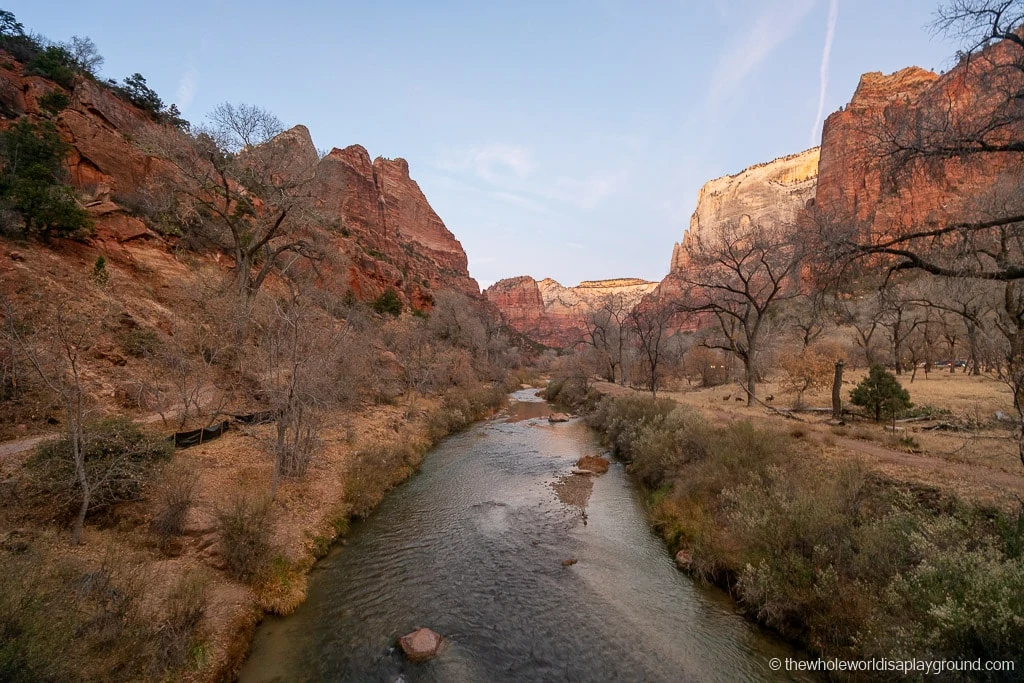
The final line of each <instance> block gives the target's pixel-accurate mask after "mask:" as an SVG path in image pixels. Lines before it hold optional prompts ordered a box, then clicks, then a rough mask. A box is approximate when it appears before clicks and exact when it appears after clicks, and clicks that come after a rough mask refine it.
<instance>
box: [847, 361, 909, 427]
mask: <svg viewBox="0 0 1024 683" xmlns="http://www.w3.org/2000/svg"><path fill="white" fill-rule="evenodd" d="M850 402H851V403H853V404H854V405H855V406H861V407H863V408H867V409H868V410H869V411H871V413H872V414H874V416H875V422H878V421H879V420H881V419H882V417H883V416H887V417H895V416H896V415H899V414H900V412H901V411H904V410H907V409H908V408H910V407H911V405H912V404H911V403H910V394H909V393H908V392H907V390H906V389H904V388H903V387H902V386H900V383H899V381H898V380H897V379H896V376H895V375H893V374H892V373H891V372H888V371H887V370H886V369H885V368H884V367H882V366H881V365H873V366H871V370H870V371H869V372H868V376H867V377H865V378H864V379H863V380H861V382H860V384H858V385H857V386H856V387H855V388H854V389H853V392H852V393H851V394H850Z"/></svg>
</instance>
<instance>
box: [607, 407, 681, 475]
mask: <svg viewBox="0 0 1024 683" xmlns="http://www.w3.org/2000/svg"><path fill="white" fill-rule="evenodd" d="M674 407H675V402H674V401H672V400H671V399H667V398H659V399H653V398H650V397H648V396H622V397H619V398H613V397H611V396H605V397H604V398H603V399H601V401H600V403H598V404H597V408H596V410H594V412H592V413H591V414H590V415H589V416H588V417H587V424H589V425H590V426H591V427H593V428H595V429H597V431H598V432H600V434H601V437H602V441H603V442H604V443H605V444H606V445H608V446H611V447H612V449H613V451H614V452H615V454H616V455H617V456H619V457H620V458H622V459H624V460H627V461H629V460H632V459H633V444H634V442H635V441H636V440H637V438H638V437H639V436H640V434H641V432H642V431H643V430H644V428H645V427H646V426H647V425H648V424H650V423H651V422H653V421H654V420H656V419H662V420H663V419H664V418H665V416H666V415H668V414H669V413H670V412H672V410H673V408H674Z"/></svg>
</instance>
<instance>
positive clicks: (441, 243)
mask: <svg viewBox="0 0 1024 683" xmlns="http://www.w3.org/2000/svg"><path fill="white" fill-rule="evenodd" d="M3 61H4V63H5V68H4V69H0V114H2V116H3V119H4V121H6V122H8V123H9V122H12V121H14V120H15V119H17V118H18V117H20V116H24V115H28V116H30V117H32V118H34V119H40V118H43V117H47V116H49V115H48V114H47V113H46V112H45V111H44V109H43V108H42V106H41V104H40V100H41V98H43V97H44V96H45V95H46V94H47V93H50V92H53V91H55V90H62V89H61V88H60V87H59V86H58V85H56V84H55V83H53V82H52V81H49V80H47V79H45V78H42V77H39V76H32V75H26V74H25V73H24V70H23V67H22V65H21V64H19V63H18V62H16V61H14V60H13V59H10V58H3ZM66 94H67V96H68V98H69V105H68V106H67V107H66V108H64V109H63V110H61V111H60V112H59V113H58V114H56V115H55V116H53V117H52V120H53V121H54V122H55V124H56V126H57V128H58V130H59V131H60V133H61V135H62V137H63V138H64V139H65V140H67V141H68V142H69V143H70V145H71V152H70V154H69V165H70V171H71V179H72V182H73V183H74V185H75V186H76V189H77V190H79V192H80V193H81V196H82V197H83V199H84V200H85V202H86V204H87V206H88V208H89V210H90V212H91V213H92V214H93V218H94V220H95V223H96V231H95V235H94V237H93V239H94V240H99V241H105V242H110V243H111V244H124V243H125V242H127V241H131V240H134V239H139V238H146V239H148V240H153V241H156V242H159V243H161V244H163V245H165V246H166V248H167V250H168V253H169V254H170V253H171V250H172V249H173V247H174V246H175V244H176V242H177V241H178V238H177V236H175V235H174V234H173V233H174V232H177V230H172V231H170V233H169V232H168V231H167V230H166V229H163V230H162V229H161V228H160V226H157V225H154V221H153V220H152V219H153V215H152V214H153V213H154V212H153V211H152V209H153V207H152V204H153V201H152V196H151V192H150V191H151V190H152V188H155V187H156V188H164V189H166V188H174V187H176V186H180V185H181V184H182V182H183V179H182V176H181V173H180V171H179V170H178V169H177V168H176V167H175V165H174V164H172V163H170V162H169V161H168V160H167V158H166V157H167V156H168V154H167V153H169V152H173V151H175V150H176V149H180V146H181V145H182V144H183V138H182V137H181V134H180V133H178V132H176V131H174V130H173V129H170V128H168V127H167V126H161V125H159V124H157V123H156V122H155V121H154V120H153V119H152V117H150V116H149V115H148V114H147V113H146V112H144V111H142V110H140V109H138V108H136V107H135V106H133V105H132V104H130V103H128V102H126V101H125V100H123V99H121V98H120V97H118V96H117V95H116V94H115V93H114V92H113V91H112V90H111V89H110V88H108V87H106V86H104V85H101V84H99V83H97V82H96V81H93V80H91V79H88V78H84V77H82V76H78V77H76V78H75V80H74V85H73V88H72V89H71V91H70V92H67V93H66ZM2 125H6V124H0V126H2ZM154 141H157V142H155V143H154ZM267 144H268V145H269V146H272V147H273V150H274V154H275V156H276V157H279V158H280V159H284V160H285V161H284V162H283V168H284V169H286V172H287V170H289V169H291V168H293V167H294V168H315V175H314V179H313V182H312V195H313V200H314V203H315V205H316V209H317V211H316V213H317V214H318V215H315V216H314V223H316V224H317V225H315V229H317V230H318V231H319V232H320V233H321V234H320V238H321V239H323V240H325V241H326V242H328V243H330V244H332V245H333V247H334V249H335V250H336V251H337V253H336V254H333V256H336V257H338V258H335V259H333V261H334V262H335V263H336V264H337V263H343V264H345V265H346V271H347V272H345V273H336V274H335V275H337V276H338V277H336V278H335V279H334V280H332V283H333V285H332V286H336V287H341V288H350V289H351V291H352V292H353V293H354V295H355V296H356V297H357V298H359V299H363V300H367V299H372V298H375V297H376V296H379V295H380V294H381V293H382V292H383V291H384V290H385V289H387V288H393V289H395V290H396V291H397V292H398V294H399V296H400V297H402V298H403V299H405V300H406V301H407V302H411V303H412V304H413V305H414V306H416V307H418V308H429V306H430V305H431V301H432V294H431V292H432V291H434V290H437V289H444V288H450V289H455V290H458V291H460V292H463V293H466V294H473V295H476V294H479V286H478V285H477V283H476V281H475V280H473V279H472V278H471V277H470V276H469V271H468V268H467V258H466V254H465V252H464V251H463V249H462V245H461V244H460V243H459V241H458V240H457V239H456V238H455V236H454V235H452V233H451V232H450V231H449V230H448V229H447V228H446V227H445V225H444V223H443V222H442V221H441V219H440V218H439V217H438V216H437V214H436V213H435V212H434V210H433V209H432V208H431V206H430V204H429V203H428V201H427V199H426V197H425V196H424V195H423V192H422V191H421V190H420V188H419V186H418V185H417V184H416V182H415V181H414V180H412V178H411V177H410V175H409V165H408V163H407V162H406V161H405V160H404V159H393V160H392V159H384V158H377V159H375V160H373V161H372V162H371V160H370V156H369V154H368V153H367V152H366V150H365V149H363V148H362V147H360V146H358V145H354V146H351V147H347V148H345V149H334V150H332V151H331V152H330V154H328V155H327V156H326V157H324V158H323V159H322V160H321V159H318V155H317V152H316V148H315V147H314V145H313V141H312V139H311V138H310V135H309V131H308V130H307V129H306V128H305V127H304V126H296V127H294V128H292V129H291V130H288V131H285V132H284V133H281V134H280V135H279V136H278V137H277V138H275V139H274V140H272V141H271V142H270V143H267ZM165 194H171V193H165ZM163 227H164V228H166V227H167V226H163ZM161 233H163V234H161ZM337 294H339V295H340V294H343V292H337Z"/></svg>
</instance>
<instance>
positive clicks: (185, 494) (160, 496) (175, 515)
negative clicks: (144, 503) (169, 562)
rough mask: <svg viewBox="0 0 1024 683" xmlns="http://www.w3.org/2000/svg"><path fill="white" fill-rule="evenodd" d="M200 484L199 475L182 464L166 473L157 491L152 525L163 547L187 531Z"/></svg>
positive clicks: (170, 468)
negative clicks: (186, 524)
mask: <svg viewBox="0 0 1024 683" xmlns="http://www.w3.org/2000/svg"><path fill="white" fill-rule="evenodd" d="M198 484H199V475H198V473H197V472H195V471H194V470H192V469H189V468H186V467H185V466H183V465H181V464H178V465H177V466H172V467H169V468H168V469H167V470H166V471H165V473H164V480H163V481H162V482H161V484H160V487H159V488H158V489H157V496H156V513H155V514H154V515H153V521H152V522H151V524H150V528H151V529H152V530H153V533H155V534H156V535H157V537H158V539H159V541H160V546H161V547H164V546H166V544H167V541H169V540H170V539H171V538H172V537H174V536H180V535H181V533H182V531H184V530H185V519H186V517H187V516H188V511H189V509H191V507H192V505H193V504H194V503H195V497H196V487H197V486H198Z"/></svg>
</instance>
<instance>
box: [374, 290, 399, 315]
mask: <svg viewBox="0 0 1024 683" xmlns="http://www.w3.org/2000/svg"><path fill="white" fill-rule="evenodd" d="M373 310H375V311H377V312H378V313H380V314H381V315H384V314H385V313H386V314H388V315H393V316H395V317H396V318H397V317H398V316H399V315H401V314H402V300H401V299H399V298H398V293H397V292H396V291H395V290H393V289H390V288H389V289H387V290H385V292H384V293H383V294H381V295H380V296H379V297H377V299H376V300H375V301H374V302H373Z"/></svg>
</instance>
